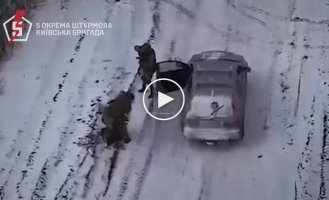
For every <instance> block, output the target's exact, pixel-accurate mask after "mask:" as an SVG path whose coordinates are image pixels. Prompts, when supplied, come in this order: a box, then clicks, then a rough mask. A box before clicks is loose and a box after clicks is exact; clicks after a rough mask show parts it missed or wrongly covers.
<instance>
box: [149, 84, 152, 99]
mask: <svg viewBox="0 0 329 200" xmlns="http://www.w3.org/2000/svg"><path fill="white" fill-rule="evenodd" d="M148 98H149V99H152V98H153V87H152V86H151V87H150V94H149V96H148Z"/></svg>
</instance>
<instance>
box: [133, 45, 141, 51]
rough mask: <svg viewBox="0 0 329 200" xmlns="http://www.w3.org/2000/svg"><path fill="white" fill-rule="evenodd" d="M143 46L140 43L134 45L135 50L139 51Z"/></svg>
mask: <svg viewBox="0 0 329 200" xmlns="http://www.w3.org/2000/svg"><path fill="white" fill-rule="evenodd" d="M141 48H142V46H138V45H135V46H134V50H135V51H137V52H140V51H141Z"/></svg>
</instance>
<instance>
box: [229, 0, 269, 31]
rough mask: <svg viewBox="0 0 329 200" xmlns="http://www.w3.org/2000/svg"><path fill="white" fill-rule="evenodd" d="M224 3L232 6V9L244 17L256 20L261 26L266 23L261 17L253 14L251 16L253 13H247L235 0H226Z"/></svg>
mask: <svg viewBox="0 0 329 200" xmlns="http://www.w3.org/2000/svg"><path fill="white" fill-rule="evenodd" d="M226 3H227V4H228V5H229V6H230V7H231V8H233V9H234V10H236V11H238V12H239V13H241V14H242V15H243V16H245V17H246V18H248V19H251V20H252V21H256V22H258V24H260V25H262V26H265V25H266V23H265V22H264V21H263V20H261V19H259V18H257V17H255V16H253V15H251V14H249V13H247V12H246V11H245V10H244V9H243V8H241V7H240V6H239V4H238V3H237V2H236V1H235V0H226Z"/></svg>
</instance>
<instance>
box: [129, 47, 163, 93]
mask: <svg viewBox="0 0 329 200" xmlns="http://www.w3.org/2000/svg"><path fill="white" fill-rule="evenodd" d="M134 50H135V51H137V53H138V57H137V59H139V69H138V71H141V78H142V81H143V87H142V88H141V89H140V90H138V92H144V90H145V88H146V86H147V85H148V84H150V83H151V80H152V77H153V74H154V72H156V71H157V63H156V56H155V51H154V49H153V48H152V47H151V45H150V44H149V43H144V44H143V45H141V46H138V45H135V46H134ZM152 96H153V88H152V87H151V93H150V95H149V98H151V97H152Z"/></svg>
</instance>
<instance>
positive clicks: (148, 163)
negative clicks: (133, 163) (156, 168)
mask: <svg viewBox="0 0 329 200" xmlns="http://www.w3.org/2000/svg"><path fill="white" fill-rule="evenodd" d="M152 151H153V147H152V148H151V149H150V151H149V152H148V154H147V157H146V160H145V162H144V165H143V168H142V169H141V170H140V171H139V172H138V173H137V175H138V177H137V180H136V188H135V191H134V193H133V197H132V198H131V199H132V200H138V199H139V196H140V194H141V191H142V188H143V185H144V181H145V178H146V176H147V174H148V172H149V169H150V167H151V162H152V158H153V154H152Z"/></svg>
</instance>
